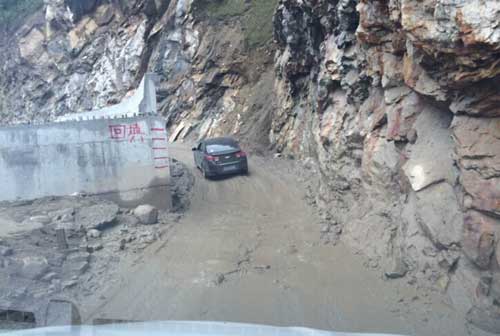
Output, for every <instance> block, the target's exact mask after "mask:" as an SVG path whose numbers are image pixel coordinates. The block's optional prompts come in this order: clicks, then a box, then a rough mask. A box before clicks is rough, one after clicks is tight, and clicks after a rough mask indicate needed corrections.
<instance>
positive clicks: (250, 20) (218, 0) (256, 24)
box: [196, 0, 278, 48]
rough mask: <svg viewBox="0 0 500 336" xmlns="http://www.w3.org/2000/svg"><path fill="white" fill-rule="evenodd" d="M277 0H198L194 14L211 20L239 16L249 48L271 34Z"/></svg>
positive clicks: (261, 43)
mask: <svg viewBox="0 0 500 336" xmlns="http://www.w3.org/2000/svg"><path fill="white" fill-rule="evenodd" d="M277 3H278V0H250V1H249V0H199V1H198V3H197V8H196V14H197V16H199V17H204V18H208V19H211V20H224V19H229V18H235V17H237V18H239V19H240V21H241V23H242V26H243V29H244V30H245V39H246V41H247V43H248V46H249V47H250V48H255V47H259V46H261V45H263V44H265V43H266V42H268V41H269V40H270V39H271V38H272V36H273V14H274V10H275V8H276V5H277Z"/></svg>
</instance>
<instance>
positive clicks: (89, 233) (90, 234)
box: [87, 229, 101, 239]
mask: <svg viewBox="0 0 500 336" xmlns="http://www.w3.org/2000/svg"><path fill="white" fill-rule="evenodd" d="M87 237H88V238H92V239H97V238H99V237H101V231H99V230H96V229H91V230H89V231H87Z"/></svg>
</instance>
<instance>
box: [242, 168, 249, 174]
mask: <svg viewBox="0 0 500 336" xmlns="http://www.w3.org/2000/svg"><path fill="white" fill-rule="evenodd" d="M241 175H245V176H248V175H249V172H248V168H247V169H242V170H241Z"/></svg>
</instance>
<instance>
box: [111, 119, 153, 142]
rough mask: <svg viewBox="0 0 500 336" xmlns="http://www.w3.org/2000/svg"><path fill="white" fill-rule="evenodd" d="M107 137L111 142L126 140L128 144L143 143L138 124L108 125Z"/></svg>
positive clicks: (142, 135) (142, 134)
mask: <svg viewBox="0 0 500 336" xmlns="http://www.w3.org/2000/svg"><path fill="white" fill-rule="evenodd" d="M109 135H110V137H111V139H113V140H127V141H128V142H136V141H140V142H144V135H145V134H144V133H143V132H142V130H141V126H140V125H139V124H138V123H134V124H128V125H127V124H120V125H110V126H109Z"/></svg>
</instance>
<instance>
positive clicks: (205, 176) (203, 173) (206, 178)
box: [200, 168, 208, 180]
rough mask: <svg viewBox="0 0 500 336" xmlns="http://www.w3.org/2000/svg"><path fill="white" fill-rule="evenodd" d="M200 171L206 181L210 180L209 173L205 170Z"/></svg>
mask: <svg viewBox="0 0 500 336" xmlns="http://www.w3.org/2000/svg"><path fill="white" fill-rule="evenodd" d="M200 169H201V174H202V175H203V177H204V178H205V180H208V175H207V172H206V171H205V169H203V168H200Z"/></svg>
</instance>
